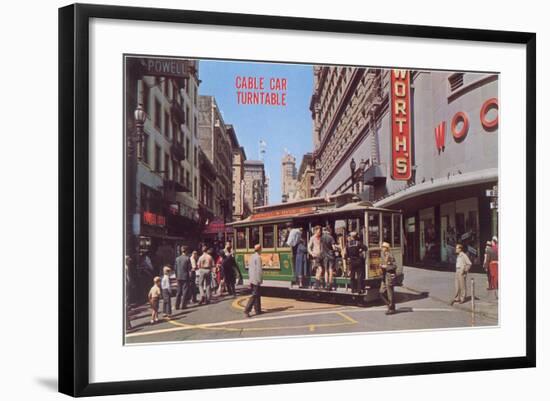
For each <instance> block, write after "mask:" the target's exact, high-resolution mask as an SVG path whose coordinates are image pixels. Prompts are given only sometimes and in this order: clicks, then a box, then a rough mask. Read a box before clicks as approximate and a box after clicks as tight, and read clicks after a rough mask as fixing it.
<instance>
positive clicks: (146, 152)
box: [141, 133, 149, 164]
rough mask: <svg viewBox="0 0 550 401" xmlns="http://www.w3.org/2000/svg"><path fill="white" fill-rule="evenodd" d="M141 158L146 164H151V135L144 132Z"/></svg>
mask: <svg viewBox="0 0 550 401" xmlns="http://www.w3.org/2000/svg"><path fill="white" fill-rule="evenodd" d="M141 160H143V162H144V163H145V164H149V135H148V134H146V133H143V154H142V155H141Z"/></svg>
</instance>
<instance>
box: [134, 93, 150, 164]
mask: <svg viewBox="0 0 550 401" xmlns="http://www.w3.org/2000/svg"><path fill="white" fill-rule="evenodd" d="M146 119H147V113H145V110H144V109H143V104H141V103H140V104H138V106H137V108H136V110H135V111H134V120H135V123H136V134H137V135H136V136H137V138H135V141H136V142H137V158H138V159H139V160H141V159H142V157H143V126H144V125H145V120H146Z"/></svg>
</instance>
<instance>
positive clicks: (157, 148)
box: [155, 144, 160, 173]
mask: <svg viewBox="0 0 550 401" xmlns="http://www.w3.org/2000/svg"><path fill="white" fill-rule="evenodd" d="M159 171H160V146H159V145H156V144H155V172H156V173H158V172H159Z"/></svg>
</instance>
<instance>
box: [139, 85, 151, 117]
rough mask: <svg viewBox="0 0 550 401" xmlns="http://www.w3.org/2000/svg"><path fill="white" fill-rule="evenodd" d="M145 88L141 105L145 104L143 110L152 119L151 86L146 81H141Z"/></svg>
mask: <svg viewBox="0 0 550 401" xmlns="http://www.w3.org/2000/svg"><path fill="white" fill-rule="evenodd" d="M141 82H142V86H143V91H142V94H141V103H142V104H143V110H145V113H147V117H150V114H151V113H150V110H149V93H150V89H149V85H147V82H145V80H143V81H141Z"/></svg>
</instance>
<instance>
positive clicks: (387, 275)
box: [380, 242, 397, 315]
mask: <svg viewBox="0 0 550 401" xmlns="http://www.w3.org/2000/svg"><path fill="white" fill-rule="evenodd" d="M380 267H381V268H382V270H383V273H384V276H383V278H382V283H381V284H380V298H382V300H383V301H384V303H385V304H386V305H387V306H388V310H387V311H386V315H393V314H395V301H394V299H393V298H394V293H393V286H394V281H395V272H396V269H397V264H396V263H395V257H394V256H393V255H392V253H391V250H390V244H389V243H387V242H383V243H382V263H381V264H380Z"/></svg>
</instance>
